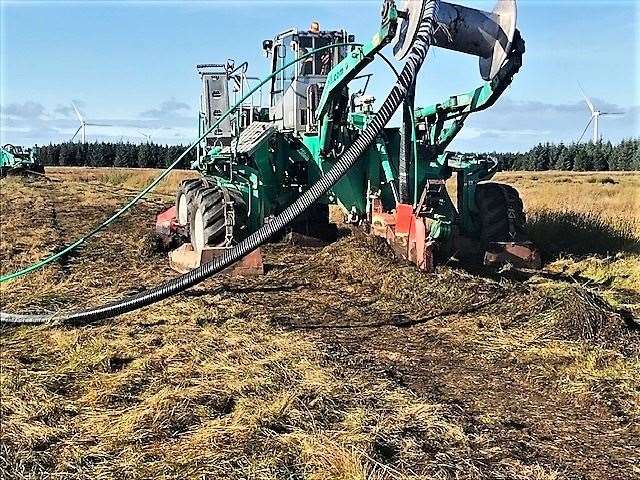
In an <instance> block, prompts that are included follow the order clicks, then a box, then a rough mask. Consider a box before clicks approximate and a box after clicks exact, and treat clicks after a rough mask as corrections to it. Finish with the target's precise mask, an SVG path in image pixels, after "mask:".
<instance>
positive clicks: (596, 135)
mask: <svg viewBox="0 0 640 480" xmlns="http://www.w3.org/2000/svg"><path fill="white" fill-rule="evenodd" d="M578 86H579V87H580V90H581V91H582V96H583V97H584V101H585V102H587V106H588V107H589V110H590V111H591V118H590V119H589V123H587V126H586V127H584V131H583V132H582V135H581V136H580V140H578V143H580V142H581V141H582V139H583V138H584V135H585V133H587V130H589V126H591V124H592V123H593V143H598V142H599V141H600V132H599V130H598V127H599V123H600V117H604V116H606V115H624V113H623V112H601V111H600V110H598V109H597V108H596V107H595V106H594V105H593V102H592V101H591V99H590V98H589V97H588V96H587V94H586V93H585V91H584V88H582V85H580V82H578Z"/></svg>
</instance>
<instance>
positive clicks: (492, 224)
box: [476, 183, 527, 247]
mask: <svg viewBox="0 0 640 480" xmlns="http://www.w3.org/2000/svg"><path fill="white" fill-rule="evenodd" d="M476 204H477V206H478V210H479V221H480V222H479V223H480V240H481V242H482V245H483V246H485V247H486V246H487V245H488V244H490V243H495V242H522V241H526V239H527V234H526V217H525V214H524V206H523V204H522V200H521V199H520V195H519V194H518V191H517V190H516V189H515V188H513V187H511V186H509V185H503V184H501V183H481V184H478V186H477V187H476Z"/></svg>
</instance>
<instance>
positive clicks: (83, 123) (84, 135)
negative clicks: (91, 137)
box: [71, 102, 113, 144]
mask: <svg viewBox="0 0 640 480" xmlns="http://www.w3.org/2000/svg"><path fill="white" fill-rule="evenodd" d="M71 105H72V106H73V109H74V110H75V112H76V116H77V117H78V120H79V121H80V126H79V127H78V130H76V133H74V134H73V137H71V141H72V142H73V140H74V139H75V138H76V135H78V132H80V131H82V135H81V137H80V138H81V139H82V143H83V144H84V143H86V140H87V131H86V130H87V127H112V126H113V125H106V124H104V123H89V122H87V121H86V120H85V119H84V117H83V116H82V114H81V113H80V110H78V107H76V104H75V103H74V102H71Z"/></svg>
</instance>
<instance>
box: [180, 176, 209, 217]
mask: <svg viewBox="0 0 640 480" xmlns="http://www.w3.org/2000/svg"><path fill="white" fill-rule="evenodd" d="M203 183H204V182H203V181H202V179H200V178H193V179H191V180H185V181H183V182H182V183H181V184H180V188H178V193H177V194H176V218H177V220H178V224H180V225H182V226H187V227H189V226H190V224H191V222H190V218H191V217H190V215H191V212H192V210H193V202H194V200H195V197H196V195H197V193H198V190H199V189H200V188H202V186H203Z"/></svg>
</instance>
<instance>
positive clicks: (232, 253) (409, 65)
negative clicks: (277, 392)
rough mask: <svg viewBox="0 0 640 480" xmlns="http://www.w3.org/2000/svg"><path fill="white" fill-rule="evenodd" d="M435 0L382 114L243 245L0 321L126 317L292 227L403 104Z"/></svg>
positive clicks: (428, 36)
mask: <svg viewBox="0 0 640 480" xmlns="http://www.w3.org/2000/svg"><path fill="white" fill-rule="evenodd" d="M438 4H439V0H428V1H427V5H426V6H425V14H424V17H423V18H422V20H421V23H420V26H419V29H418V34H417V37H416V39H415V41H414V44H413V46H412V48H411V52H410V53H409V56H408V58H407V61H406V63H405V66H404V68H403V69H402V72H401V73H400V76H399V78H398V79H397V82H396V83H395V85H394V86H393V88H392V90H391V92H390V93H389V95H388V96H387V98H386V99H385V101H384V103H383V105H382V107H381V108H380V111H379V112H378V113H377V114H376V115H375V117H374V119H373V120H372V121H371V123H370V124H369V125H368V126H367V127H366V128H365V130H364V131H363V132H362V134H361V135H360V136H359V137H358V138H357V139H356V140H355V141H354V143H353V144H351V145H350V146H349V148H348V149H347V150H346V151H345V152H344V153H343V154H342V155H341V156H340V157H339V158H338V159H337V161H336V163H335V164H334V165H333V166H332V167H331V169H330V170H329V171H328V172H327V173H326V174H325V175H324V176H323V177H322V178H320V180H318V181H317V182H316V183H315V184H314V185H313V186H311V188H309V190H307V191H305V192H304V193H303V194H302V195H301V196H300V197H298V199H297V200H296V201H295V202H294V203H293V204H292V205H290V206H289V207H287V208H286V209H285V210H284V211H283V212H282V213H280V214H279V215H278V216H276V217H275V218H274V219H273V220H272V221H271V222H269V223H266V224H264V225H263V226H262V227H260V228H259V229H258V230H257V231H256V232H254V233H253V234H251V235H250V236H249V237H247V238H246V239H244V240H243V241H241V242H240V243H239V244H238V245H236V246H234V247H233V248H231V249H229V250H226V251H224V253H223V254H222V255H221V256H220V257H217V258H216V259H214V260H212V261H211V262H208V263H205V264H204V265H201V266H200V267H198V268H196V269H194V270H192V271H191V272H189V273H186V274H184V275H181V276H180V277H177V278H175V279H173V280H169V281H168V282H165V283H163V284H162V285H159V286H157V287H155V288H153V289H151V290H148V291H145V292H142V293H139V294H137V295H134V296H131V297H128V298H124V299H121V300H118V301H114V302H110V303H107V304H105V305H103V306H100V307H96V308H92V309H88V310H83V311H78V312H70V313H62V314H53V315H19V314H9V313H4V312H2V313H0V323H14V324H25V323H31V324H37V323H46V322H49V321H57V322H63V323H85V322H94V321H99V320H103V319H106V318H111V317H115V316H118V315H122V314H124V313H128V312H131V311H134V310H137V309H139V308H142V307H145V306H148V305H151V304H154V303H156V302H159V301H161V300H164V299H166V298H168V297H170V296H172V295H175V294H177V293H180V292H183V291H185V290H187V289H188V288H190V287H193V286H194V285H197V284H198V283H200V282H202V281H204V280H206V279H207V278H209V277H211V276H212V275H214V274H215V273H218V272H220V271H221V270H223V269H225V268H227V267H229V266H230V265H232V264H233V263H235V262H236V261H238V260H240V259H241V258H242V257H244V256H245V255H246V254H248V253H250V252H252V251H253V250H255V249H256V248H258V247H259V246H260V245H262V244H264V243H265V242H266V241H267V240H269V239H270V238H271V237H272V236H273V235H275V234H276V233H277V232H278V231H280V230H282V229H283V228H285V227H286V226H287V225H289V224H290V223H292V222H293V221H294V220H295V219H296V218H297V217H298V216H299V215H301V214H302V213H303V212H304V211H305V210H307V209H308V208H309V207H311V205H313V204H314V203H315V202H316V201H317V200H319V199H320V198H321V197H322V196H323V195H324V194H326V193H327V192H328V191H329V189H330V188H331V187H332V186H333V185H335V184H336V183H337V182H338V181H339V180H340V179H341V178H342V177H343V176H344V175H345V174H346V173H347V172H348V171H349V170H350V169H351V167H353V165H354V164H355V163H356V161H357V160H358V158H359V157H360V156H361V155H362V154H363V153H365V151H366V150H367V148H369V146H370V145H371V144H372V143H373V142H374V141H375V139H376V137H377V136H378V134H379V133H380V131H381V130H382V128H383V127H384V126H385V125H386V124H387V122H388V121H389V120H390V119H391V117H392V116H393V114H394V112H395V111H396V110H397V109H398V107H399V106H400V105H401V104H402V102H403V100H404V99H405V97H406V95H407V91H408V89H409V88H410V87H411V85H412V84H413V82H414V81H415V78H416V76H417V73H418V71H419V69H420V67H421V66H422V64H423V63H424V61H425V59H426V56H427V53H428V51H429V46H430V45H431V42H432V38H433V34H434V31H435V19H436V18H437V9H438Z"/></svg>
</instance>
